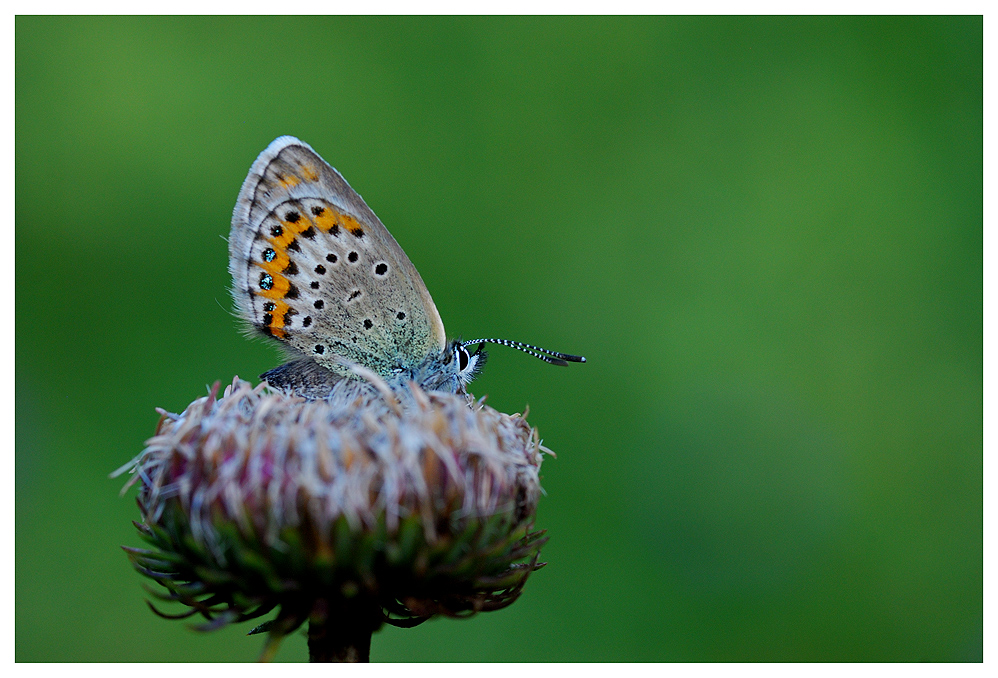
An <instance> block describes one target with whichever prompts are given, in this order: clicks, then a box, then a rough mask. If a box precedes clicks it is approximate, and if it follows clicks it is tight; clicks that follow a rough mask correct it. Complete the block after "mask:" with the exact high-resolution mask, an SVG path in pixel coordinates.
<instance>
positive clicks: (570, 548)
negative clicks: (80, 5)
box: [15, 17, 983, 661]
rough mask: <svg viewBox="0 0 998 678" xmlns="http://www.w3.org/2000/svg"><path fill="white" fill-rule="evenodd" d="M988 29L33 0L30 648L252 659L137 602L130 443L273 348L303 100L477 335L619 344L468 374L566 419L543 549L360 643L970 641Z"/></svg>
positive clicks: (582, 656)
mask: <svg viewBox="0 0 998 678" xmlns="http://www.w3.org/2000/svg"><path fill="white" fill-rule="evenodd" d="M982 26H983V23H982V19H981V18H980V17H963V18H749V17H742V18H528V19H517V18H499V19H496V18H346V19H341V18H325V19H301V18H294V19H271V18H195V19H187V18H139V19H136V18H78V17H77V18H38V17H18V18H17V19H16V20H15V38H16V71H15V73H16V104H15V110H16V155H15V162H16V172H17V174H16V207H15V215H16V232H15V244H16V250H17V254H18V259H17V278H16V280H17V282H16V305H15V316H16V324H17V342H16V356H15V358H16V375H15V381H16V396H17V398H16V403H17V404H16V417H17V424H16V488H17V491H16V521H15V523H16V524H15V527H16V534H15V544H16V551H15V554H16V558H15V566H16V580H15V593H16V617H15V618H16V643H15V648H16V659H17V660H19V661H51V660H84V661H91V660H102V661H151V660H155V661H162V660H184V661H187V660H206V661H214V660H235V661H239V660H252V659H255V657H256V656H257V653H258V652H259V650H260V647H261V643H262V641H261V640H260V638H259V637H253V638H246V637H245V636H244V635H243V634H244V633H245V632H246V631H248V630H249V625H243V626H239V627H235V628H231V629H228V630H225V631H222V632H218V633H214V634H208V635H205V634H197V633H194V632H192V631H189V630H188V629H187V628H186V627H185V625H184V623H183V622H171V621H166V620H162V619H159V618H157V617H155V616H154V615H153V614H152V613H151V612H149V610H148V609H147V608H146V606H145V603H144V602H143V599H144V593H143V591H142V589H141V584H142V582H143V578H141V577H140V576H139V575H138V574H136V573H135V572H133V571H132V569H131V567H130V565H129V563H128V561H127V559H126V558H125V555H124V554H123V553H122V552H121V551H120V550H119V549H118V546H119V545H120V544H129V545H140V540H139V538H138V536H137V534H136V533H135V531H134V529H133V528H132V526H131V524H130V520H132V519H135V518H137V517H138V511H137V509H136V508H135V505H134V501H133V497H134V491H133V492H132V493H130V494H129V495H128V497H127V498H119V496H118V490H119V488H120V487H121V485H122V482H121V480H109V479H108V477H107V474H108V472H110V471H111V470H113V469H115V468H117V467H118V466H119V465H121V464H122V463H124V462H125V461H127V460H128V459H129V458H131V457H132V456H133V455H134V454H136V453H137V452H138V451H139V450H140V449H141V448H142V444H143V441H144V440H145V439H146V438H147V437H148V436H150V435H151V434H152V432H153V428H154V426H155V424H156V421H157V419H158V416H157V414H156V413H155V412H154V408H155V407H156V406H161V407H165V408H167V409H170V410H172V411H180V410H181V409H182V408H183V407H184V406H185V405H186V404H187V403H188V402H190V401H191V400H193V399H194V398H195V397H198V396H200V395H203V394H204V392H205V386H206V385H207V384H210V383H211V382H214V381H215V380H217V379H221V380H223V381H226V380H230V379H231V378H232V376H233V375H235V374H238V375H240V376H242V377H247V378H253V379H254V380H255V379H256V375H258V374H260V373H261V372H262V371H264V370H266V369H268V368H270V367H273V366H274V365H276V364H277V363H278V361H279V355H278V352H277V351H276V350H274V348H273V347H271V346H270V345H268V344H266V343H263V342H258V341H249V340H247V339H245V338H244V337H243V336H242V335H241V334H240V332H239V331H238V329H237V323H236V321H235V320H234V319H233V317H232V316H231V314H230V309H231V302H230V299H229V297H228V292H227V287H228V285H229V279H228V274H227V272H226V266H227V253H226V244H225V242H224V241H223V240H222V236H226V235H227V234H228V231H229V220H230V215H231V211H232V207H233V204H234V202H235V198H236V194H237V193H238V191H239V187H240V185H241V182H242V181H243V178H244V177H245V175H246V172H247V170H248V169H249V166H250V164H251V163H252V161H253V159H254V158H255V157H256V156H257V154H258V153H259V152H260V151H262V150H263V149H264V148H265V147H266V146H267V144H268V143H269V142H270V141H271V140H272V139H274V138H275V137H277V136H278V135H281V134H294V135H297V136H299V137H301V138H302V139H304V140H305V141H307V142H308V143H310V144H311V145H312V146H313V147H315V149H316V150H317V151H318V152H319V153H321V154H322V155H323V156H325V158H326V159H327V160H329V161H330V162H331V163H332V164H333V165H334V166H336V167H337V168H338V169H339V170H340V171H341V172H342V173H343V174H344V176H346V178H347V179H348V181H350V183H351V184H352V185H353V186H354V188H356V189H357V190H358V191H359V192H360V193H361V194H362V195H363V196H364V197H365V199H366V200H367V202H368V203H369V204H370V205H371V207H372V208H373V209H374V210H375V211H376V212H377V213H378V215H379V216H380V217H381V219H382V220H383V221H384V223H385V224H386V225H387V226H388V227H389V229H390V230H391V231H392V233H393V234H394V235H395V237H396V239H397V240H398V241H399V243H400V244H401V245H402V246H403V247H404V248H405V250H406V252H407V253H408V254H409V256H410V258H411V259H412V260H413V262H414V263H415V264H416V266H417V267H418V268H419V270H420V272H421V273H422V276H423V279H424V280H425V281H426V284H427V286H428V287H429V289H430V290H431V292H432V294H433V297H434V299H435V301H436V303H437V306H438V308H439V309H440V313H441V316H442V317H443V319H444V322H445V324H446V326H447V329H448V333H449V334H450V335H451V336H456V335H463V336H464V337H465V338H470V337H471V336H472V335H474V336H482V335H484V336H502V337H508V338H512V339H518V340H522V341H528V342H531V343H536V344H539V345H541V346H545V347H548V348H552V349H557V350H562V351H569V352H574V353H582V354H585V355H586V356H587V357H588V358H589V363H588V364H587V365H582V366H579V365H573V366H571V367H569V368H566V369H560V368H553V367H549V366H547V365H544V364H542V363H540V362H538V361H536V360H534V359H532V358H530V357H528V356H526V355H523V354H520V353H517V352H515V351H512V350H504V349H502V348H499V347H494V348H493V350H492V351H491V354H492V355H491V359H490V361H489V365H488V367H487V368H486V371H485V374H484V375H483V376H482V377H481V378H480V380H479V381H477V382H476V383H475V384H473V388H472V390H473V392H474V393H475V394H476V395H479V396H480V395H484V394H488V396H489V403H490V404H491V405H493V406H494V407H497V408H498V409H501V410H504V411H507V412H513V411H521V410H522V408H523V406H524V405H525V404H529V406H530V421H531V423H532V424H534V425H535V426H537V427H539V429H540V432H541V435H542V437H543V438H544V442H545V444H546V445H548V446H549V447H551V448H552V449H553V450H555V451H556V452H557V453H558V458H557V459H548V460H547V461H546V462H545V463H544V467H543V481H544V486H545V488H546V490H547V496H546V497H544V498H543V499H542V501H541V509H540V514H539V517H538V526H539V527H543V528H547V529H548V530H549V534H550V536H551V541H550V543H549V545H548V546H547V547H546V548H545V550H544V553H543V557H544V560H546V561H548V562H549V566H548V567H547V568H545V569H544V570H542V571H540V572H538V573H537V574H535V575H534V576H533V577H532V578H531V580H530V581H529V583H528V584H527V587H526V589H525V592H524V595H523V597H522V598H521V599H520V600H519V601H518V602H517V603H516V604H515V605H513V606H512V607H510V608H509V609H507V610H503V611H501V612H495V613H489V614H483V615H479V616H478V617H475V618H474V619H472V620H467V621H454V620H447V619H443V620H435V621H432V622H430V623H427V624H424V625H423V626H420V627H417V628H415V629H411V630H401V629H394V628H388V629H385V630H383V631H381V632H379V633H378V634H376V635H375V637H374V641H373V646H372V660H374V661H405V660H415V661H422V660H443V661H451V660H462V661H497V660H503V661H520V660H532V661H548V660H561V661H575V660H582V661H618V660H637V661H705V660H719V661H727V660H746V661H756V660H778V661H783V660H800V661H810V660H843V661H852V660H868V661H880V660H892V661H909V660H911V661H924V660H928V661H935V660H978V661H979V660H981V658H982V654H983V649H982V645H983V639H982V616H983V602H982V581H983V573H982V567H983V566H982V558H983V555H982V554H983V547H982V493H983V489H982V487H983V486H982V446H983V442H982V427H983V421H982V303H983V302H982V228H983V216H982V210H983V208H982V203H983V199H982V194H983V186H982V177H983V169H982V167H983V152H982V129H983V117H982V107H983V103H982V89H983V84H982V53H983V47H982V39H983V38H982V31H983V28H982ZM306 656H307V653H306V650H305V641H304V639H303V637H301V636H300V635H298V636H295V637H293V638H291V639H289V640H288V641H287V642H286V643H285V645H284V646H283V647H282V649H281V651H280V653H279V655H278V659H279V660H287V661H303V660H305V658H306Z"/></svg>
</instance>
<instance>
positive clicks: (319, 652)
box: [308, 600, 381, 663]
mask: <svg viewBox="0 0 998 678" xmlns="http://www.w3.org/2000/svg"><path fill="white" fill-rule="evenodd" d="M380 626H381V608H380V607H370V606H367V605H357V604H354V605H349V606H347V607H344V608H335V609H332V610H330V609H329V608H328V607H327V605H326V601H324V600H322V601H319V602H317V603H316V606H315V609H314V611H313V612H312V615H311V616H310V617H309V622H308V660H309V662H312V663H319V662H351V663H355V662H365V663H366V662H370V661H371V634H372V633H374V632H375V631H377V630H378V628H379V627H380Z"/></svg>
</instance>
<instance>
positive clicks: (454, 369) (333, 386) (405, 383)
mask: <svg viewBox="0 0 998 678" xmlns="http://www.w3.org/2000/svg"><path fill="white" fill-rule="evenodd" d="M486 358H487V354H486V353H485V351H483V350H481V349H479V350H478V351H476V352H475V353H469V352H468V351H467V350H466V349H465V348H464V346H463V345H462V344H461V342H460V341H453V342H451V344H450V345H449V346H448V347H447V349H445V350H444V351H442V352H439V353H434V354H431V355H429V356H427V357H426V358H425V359H424V360H423V361H422V362H421V363H419V364H418V365H415V366H413V367H403V366H398V367H396V368H395V369H394V370H392V371H391V372H389V373H387V374H384V373H381V374H377V377H378V378H380V379H382V380H383V381H384V383H385V384H386V385H387V386H388V387H389V388H390V389H391V390H393V391H395V392H396V393H397V394H400V395H404V394H405V393H406V392H407V391H408V390H409V388H410V385H411V384H413V383H415V384H416V385H417V386H419V388H421V389H422V390H423V391H445V392H447V393H466V392H467V391H466V387H467V385H468V383H470V382H471V381H472V380H473V379H474V378H475V376H477V374H478V373H479V372H480V371H481V369H482V367H483V366H484V365H485V360H486ZM342 372H345V374H344V373H342ZM342 372H341V371H333V370H330V369H327V368H325V367H323V366H322V365H320V364H318V363H317V362H316V361H315V360H312V359H311V358H300V359H298V360H292V361H291V362H288V363H285V364H284V365H281V366H280V367H275V368H274V369H272V370H270V371H269V372H265V373H264V374H262V375H260V376H261V377H262V378H264V379H265V380H266V381H267V383H268V384H270V386H271V387H272V388H276V389H279V390H281V391H284V392H285V393H288V394H291V395H297V396H300V397H303V398H308V399H310V400H318V399H328V398H331V397H335V396H337V395H342V394H344V393H349V394H354V393H356V392H358V388H357V387H358V385H360V384H363V383H366V382H367V379H366V378H365V375H364V373H363V371H353V370H351V369H350V367H349V366H342Z"/></svg>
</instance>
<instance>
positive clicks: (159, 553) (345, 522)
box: [125, 379, 546, 659]
mask: <svg viewBox="0 0 998 678" xmlns="http://www.w3.org/2000/svg"><path fill="white" fill-rule="evenodd" d="M217 391H218V385H217V384H216V386H215V388H214V389H213V390H212V392H211V394H209V395H208V396H207V397H204V398H199V399H198V400H196V401H194V402H193V403H191V405H190V406H188V408H187V409H186V410H185V411H184V413H183V414H180V415H173V414H167V413H163V416H162V418H161V419H160V423H159V426H158V429H157V431H156V435H155V436H154V437H153V438H151V439H150V440H148V441H147V443H146V448H145V450H144V451H143V452H142V453H141V454H140V455H139V456H138V457H136V458H135V459H134V460H133V461H132V462H131V463H130V464H129V465H128V466H126V467H125V468H126V469H128V470H131V471H132V473H133V474H134V476H133V478H132V479H131V481H130V483H129V484H133V483H137V484H138V485H139V493H138V498H137V499H138V505H139V509H140V511H141V514H142V522H141V523H136V527H137V528H138V529H139V532H140V533H141V535H142V536H143V538H144V539H145V540H146V541H147V542H148V543H149V545H150V548H148V549H134V548H126V549H125V550H126V551H127V552H128V554H129V557H130V558H131V560H132V562H133V563H134V565H135V567H136V569H137V570H138V571H139V572H141V573H142V574H144V575H146V576H148V577H149V578H151V579H153V580H154V581H155V582H156V583H157V584H159V585H161V586H162V587H163V588H164V589H165V591H153V590H150V593H152V594H153V595H154V597H156V598H158V599H160V600H165V601H176V602H179V603H182V604H183V605H185V606H187V607H188V608H189V609H187V610H185V611H184V612H182V613H181V614H178V615H167V614H165V613H162V612H160V611H159V610H158V609H157V608H156V607H154V606H153V609H154V610H155V611H156V612H157V613H159V614H162V615H163V616H168V617H171V618H180V617H188V616H192V615H195V614H200V615H201V616H202V617H203V618H204V619H205V621H204V623H202V624H200V625H199V626H198V628H201V629H206V630H207V629H215V628H219V627H221V626H224V625H226V624H229V623H232V622H240V621H245V620H249V619H254V618H258V617H261V616H263V615H266V614H268V613H270V612H272V611H276V614H275V616H274V617H273V619H271V620H270V621H268V622H266V623H264V624H261V625H260V626H258V627H256V628H254V629H253V631H251V633H260V632H267V633H268V634H269V636H268V642H267V644H266V646H265V649H264V655H263V658H264V659H266V658H269V657H270V656H272V655H273V653H274V652H275V651H276V648H277V643H278V642H279V641H280V639H281V638H282V637H283V636H285V635H287V634H288V633H290V632H292V631H294V630H295V629H297V628H298V627H299V626H300V625H301V624H302V623H303V622H304V621H306V620H310V621H311V626H312V627H313V628H320V629H325V631H323V633H326V632H328V633H329V634H332V635H335V634H337V633H340V634H348V633H350V632H351V630H352V629H357V628H360V629H361V630H362V631H363V630H366V633H367V637H368V639H369V638H370V632H371V631H373V630H376V629H377V628H378V627H380V625H381V624H382V623H386V622H387V623H389V624H394V625H397V626H413V625H415V624H417V623H420V622H421V621H425V620H426V619H428V618H430V617H432V616H434V615H438V614H442V615H448V616H467V615H471V614H474V613H476V612H483V611H488V610H497V609H499V608H502V607H505V606H506V605H509V604H510V603H512V602H513V601H514V600H515V599H516V598H517V597H518V596H519V595H520V591H521V590H522V588H523V585H524V583H525V582H526V580H527V577H528V576H529V575H530V573H531V572H532V571H533V570H535V569H538V568H539V567H541V565H542V564H540V563H538V562H537V558H538V554H539V551H540V547H541V546H542V544H543V543H544V541H546V538H544V537H543V536H542V533H540V532H534V531H531V528H532V524H533V519H534V512H535V509H536V506H537V500H538V497H539V495H540V483H539V480H538V470H539V468H540V464H541V458H542V448H541V446H540V443H539V440H538V438H537V432H536V430H535V429H532V428H530V426H528V425H527V423H526V421H525V420H524V419H523V418H522V417H520V416H518V415H512V416H511V415H506V414H502V413H500V412H497V411H496V410H494V409H492V408H490V407H487V406H485V405H484V404H482V403H481V402H475V401H473V400H471V399H470V398H469V397H468V396H464V395H452V394H446V393H436V392H431V393H424V392H422V391H420V390H419V389H418V388H415V387H414V388H413V389H412V391H411V393H409V395H408V396H407V397H406V399H405V402H404V404H403V403H402V402H399V401H398V400H393V399H392V398H391V397H385V396H383V395H381V394H378V393H377V392H376V391H375V390H373V389H372V390H371V391H370V393H366V394H363V393H362V394H360V395H357V396H356V397H352V398H341V399H338V400H336V401H335V402H330V401H305V400H303V399H301V398H296V397H290V396H286V395H283V394H279V393H271V392H269V391H267V390H265V389H264V388H263V387H257V388H253V387H252V386H251V385H250V384H248V383H247V382H244V381H241V380H239V379H236V380H234V381H233V383H232V385H231V386H229V387H227V388H226V389H225V392H224V395H223V397H221V398H216V395H217ZM150 605H151V604H150ZM151 606H152V605H151ZM313 636H315V638H313V640H315V642H316V645H317V646H318V645H320V642H319V640H316V638H318V635H317V634H316V633H313ZM334 640H335V639H334ZM368 643H369V640H368ZM310 648H311V644H310ZM320 650H321V648H320V649H317V650H315V652H317V653H318V654H322V651H320ZM359 652H360V654H361V655H363V650H360V651H359ZM334 654H335V653H334ZM355 654H356V652H355ZM314 656H315V654H313V658H314Z"/></svg>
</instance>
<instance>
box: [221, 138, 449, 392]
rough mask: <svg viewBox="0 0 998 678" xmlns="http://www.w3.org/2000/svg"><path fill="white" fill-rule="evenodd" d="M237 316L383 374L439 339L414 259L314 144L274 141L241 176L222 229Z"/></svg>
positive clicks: (319, 356) (315, 351)
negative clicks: (242, 179)
mask: <svg viewBox="0 0 998 678" xmlns="http://www.w3.org/2000/svg"><path fill="white" fill-rule="evenodd" d="M229 272H230V273H231V274H232V279H233V285H234V286H233V296H234V297H235V300H236V305H237V306H238V308H239V311H240V312H241V314H242V316H243V317H244V318H245V319H246V320H247V321H248V322H249V323H250V324H251V325H252V326H253V327H255V328H257V329H258V330H259V331H261V332H263V333H264V334H266V335H269V336H272V337H275V338H277V339H279V340H281V341H282V342H284V343H285V345H287V346H290V347H291V348H293V349H295V350H296V351H297V352H298V353H300V354H302V355H304V356H308V357H310V358H312V359H314V360H315V361H316V362H317V363H318V364H319V365H321V366H323V367H326V368H327V369H330V370H332V371H333V372H335V373H337V374H341V375H342V374H346V372H345V370H344V368H343V367H342V366H341V365H339V363H338V362H337V361H336V356H343V357H344V358H347V359H348V360H351V361H353V362H356V363H359V364H361V365H364V366H366V367H368V368H370V369H372V370H374V371H375V372H377V373H379V374H381V375H382V376H386V377H387V376H390V375H391V374H392V373H393V372H394V371H396V370H398V369H399V368H411V367H414V366H416V365H418V364H420V363H422V362H423V361H424V360H425V359H426V357H427V356H429V355H431V354H432V353H434V352H440V351H442V350H443V348H444V346H445V341H446V338H445V335H444V325H443V322H442V321H441V320H440V314H439V313H437V308H436V306H435V305H434V304H433V299H432V298H431V297H430V293H429V291H428V290H427V289H426V285H425V284H423V280H422V278H420V276H419V273H418V272H417V271H416V268H415V266H413V265H412V262H410V261H409V258H408V257H407V256H406V255H405V252H403V251H402V248H401V247H399V244H398V243H397V242H395V238H393V237H392V235H391V233H389V232H388V229H386V228H385V227H384V225H383V224H382V223H381V221H380V220H379V219H378V217H376V216H375V214H374V212H372V211H371V209H370V208H369V207H368V206H367V205H366V204H365V203H364V201H363V200H362V199H361V197H360V196H359V195H357V193H356V192H355V191H354V190H353V189H352V188H350V185H349V184H347V182H346V181H345V180H344V179H343V177H342V176H340V174H339V172H337V171H336V170H335V169H333V168H332V167H331V166H330V165H329V164H328V163H327V162H326V161H325V160H323V159H322V158H321V157H319V154H318V153H316V152H315V151H314V150H312V148H311V147H310V146H309V145H308V144H306V143H304V142H302V141H299V140H298V139H296V138H294V137H290V136H283V137H279V138H277V139H275V140H274V141H273V143H271V144H270V146H268V147H267V148H266V150H264V151H263V153H261V154H260V156H259V157H258V158H257V159H256V162H254V163H253V166H252V167H251V168H250V172H249V176H247V177H246V181H245V182H244V183H243V187H242V190H240V192H239V198H238V200H237V201H236V207H235V210H234V212H233V215H232V231H231V233H230V234H229Z"/></svg>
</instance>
